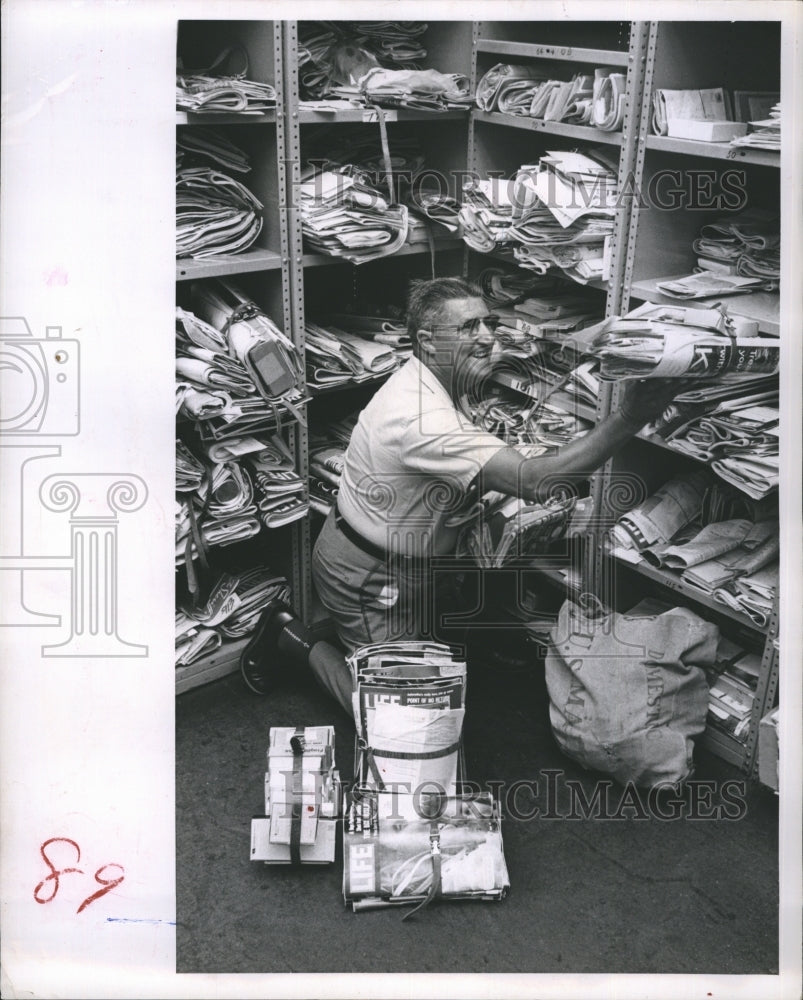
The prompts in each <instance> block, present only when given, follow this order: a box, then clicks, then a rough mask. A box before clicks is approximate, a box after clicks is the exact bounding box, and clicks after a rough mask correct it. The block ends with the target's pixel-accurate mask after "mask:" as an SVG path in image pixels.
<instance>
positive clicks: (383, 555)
mask: <svg viewBox="0 0 803 1000" xmlns="http://www.w3.org/2000/svg"><path fill="white" fill-rule="evenodd" d="M334 511H335V527H336V528H337V530H338V531H339V532H340V533H341V534H343V535H345V536H346V538H348V540H349V541H350V542H351V543H352V545H356V546H357V548H358V549H359V550H360V551H361V552H364V553H365V554H366V555H367V556H371V558H372V559H379V560H381V561H382V562H386V561H387V559H388V557H389V553H388V552H387V551H386V550H385V549H383V548H380V547H379V546H378V545H374V543H373V542H369V541H368V539H367V538H363V537H362V535H361V534H360V533H359V531H355V530H354V528H352V526H351V525H350V524H349V523H348V521H347V520H346V519H345V517H343V515H342V514H341V513H340V511H339V510H338V507H337V504H335V507H334Z"/></svg>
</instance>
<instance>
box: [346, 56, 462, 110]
mask: <svg viewBox="0 0 803 1000" xmlns="http://www.w3.org/2000/svg"><path fill="white" fill-rule="evenodd" d="M329 93H331V94H332V95H333V96H335V97H339V98H345V99H347V100H351V101H353V102H355V103H357V102H360V101H364V102H366V103H368V104H376V105H379V106H380V107H383V108H407V109H409V110H411V111H431V112H435V113H437V112H443V111H453V110H468V108H469V107H470V106H471V104H472V97H471V90H470V86H469V80H468V77H467V76H464V75H463V74H462V73H441V72H439V71H438V70H436V69H382V68H381V67H380V66H375V67H373V68H371V69H369V70H368V71H367V72H365V73H362V74H358V75H353V76H351V78H350V79H349V80H348V81H347V82H345V83H342V84H336V83H333V84H332V85H331V86H330V88H329Z"/></svg>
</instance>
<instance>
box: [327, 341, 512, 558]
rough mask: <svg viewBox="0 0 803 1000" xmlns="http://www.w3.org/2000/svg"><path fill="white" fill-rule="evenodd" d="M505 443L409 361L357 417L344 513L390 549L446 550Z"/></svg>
mask: <svg viewBox="0 0 803 1000" xmlns="http://www.w3.org/2000/svg"><path fill="white" fill-rule="evenodd" d="M504 447H506V445H505V443H504V441H502V440H501V439H500V438H498V437H495V436H494V435H493V434H489V433H488V432H487V431H483V430H480V429H479V428H478V427H476V426H475V425H474V424H472V422H471V421H470V420H469V418H468V417H466V416H465V415H464V414H462V413H461V412H460V411H459V410H458V409H457V408H456V406H455V404H454V403H453V402H452V399H451V397H450V396H449V394H448V392H447V391H446V389H445V388H444V387H443V385H441V383H440V382H439V381H438V379H437V378H436V376H435V375H434V373H433V372H431V371H430V369H429V368H427V366H426V365H424V364H422V362H420V361H419V360H418V359H417V358H411V359H410V360H409V361H407V362H406V363H405V365H404V366H403V367H402V368H401V369H400V370H399V371H398V372H396V373H395V374H394V375H393V376H391V378H390V379H388V381H387V382H386V383H385V385H384V386H382V388H381V389H379V390H378V391H377V392H376V394H375V395H374V396H373V398H372V399H371V402H370V403H369V404H368V406H366V408H365V409H364V410H363V411H362V413H361V414H360V417H359V420H358V421H357V425H356V427H355V428H354V433H353V434H352V436H351V441H350V443H349V446H348V448H347V449H346V456H345V462H344V469H343V476H342V478H341V483H340V493H339V496H338V507H339V509H340V513H341V514H342V515H343V517H344V518H345V519H346V520H347V521H348V523H349V524H350V525H351V527H352V528H354V529H355V530H356V531H358V532H359V533H360V534H361V535H362V536H363V537H364V538H366V539H367V540H368V541H370V542H372V543H373V544H374V545H377V546H379V547H381V548H382V549H384V550H385V551H390V552H400V553H401V554H403V555H408V556H416V555H417V556H421V555H426V554H432V553H434V554H442V553H444V552H449V551H451V549H452V547H453V545H454V539H455V535H456V532H455V531H454V530H452V529H451V528H449V527H448V526H447V525H446V524H445V522H446V521H447V520H448V519H449V518H450V517H451V516H452V515H454V513H455V512H456V511H457V510H459V509H460V507H461V505H462V503H463V501H464V499H465V494H466V491H467V489H468V487H469V486H470V485H471V483H472V481H473V480H474V479H475V478H476V476H477V474H478V473H479V472H480V470H481V469H482V468H483V466H484V465H485V464H486V463H487V462H488V461H489V460H490V459H491V458H492V457H493V456H494V455H495V454H496V453H497V452H498V451H499V450H500V449H502V448H504Z"/></svg>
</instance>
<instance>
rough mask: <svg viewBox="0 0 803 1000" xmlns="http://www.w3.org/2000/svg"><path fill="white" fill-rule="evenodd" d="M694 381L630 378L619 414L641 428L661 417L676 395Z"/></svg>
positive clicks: (620, 404)
mask: <svg viewBox="0 0 803 1000" xmlns="http://www.w3.org/2000/svg"><path fill="white" fill-rule="evenodd" d="M693 381H694V380H693V379H683V378H642V379H628V381H627V383H626V385H625V391H624V393H623V395H622V398H621V399H620V402H619V414H620V416H621V417H623V418H624V419H625V420H626V421H627V423H629V424H631V425H632V426H633V427H638V428H641V427H643V426H644V425H645V424H648V423H650V421H651V420H655V419H656V418H657V417H660V415H661V414H662V413H663V412H664V410H665V409H666V408H667V406H669V404H670V403H671V402H672V400H673V399H674V398H675V396H677V395H678V393H681V392H683V391H684V389H687V388H688V387H689V385H691V384H692V383H693Z"/></svg>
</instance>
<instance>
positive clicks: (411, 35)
mask: <svg viewBox="0 0 803 1000" xmlns="http://www.w3.org/2000/svg"><path fill="white" fill-rule="evenodd" d="M427 27H428V25H426V24H424V23H423V22H420V21H373V22H360V21H307V22H303V23H302V25H301V29H300V40H299V46H298V68H299V80H300V82H301V87H302V96H303V97H305V98H311V99H312V100H317V99H320V98H323V97H325V96H326V95H327V94H328V93H329V91H330V88H331V86H332V85H333V84H334V83H337V82H347V81H348V78H349V76H350V75H352V74H354V73H357V72H359V70H360V69H363V70H367V69H370V68H372V67H374V66H379V65H382V66H403V67H405V68H407V69H415V68H417V67H416V66H415V63H416V62H417V61H419V60H421V59H425V58H426V55H427V50H426V49H425V48H424V47H423V45H422V44H421V37H422V35H424V33H425V32H426V30H427Z"/></svg>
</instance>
